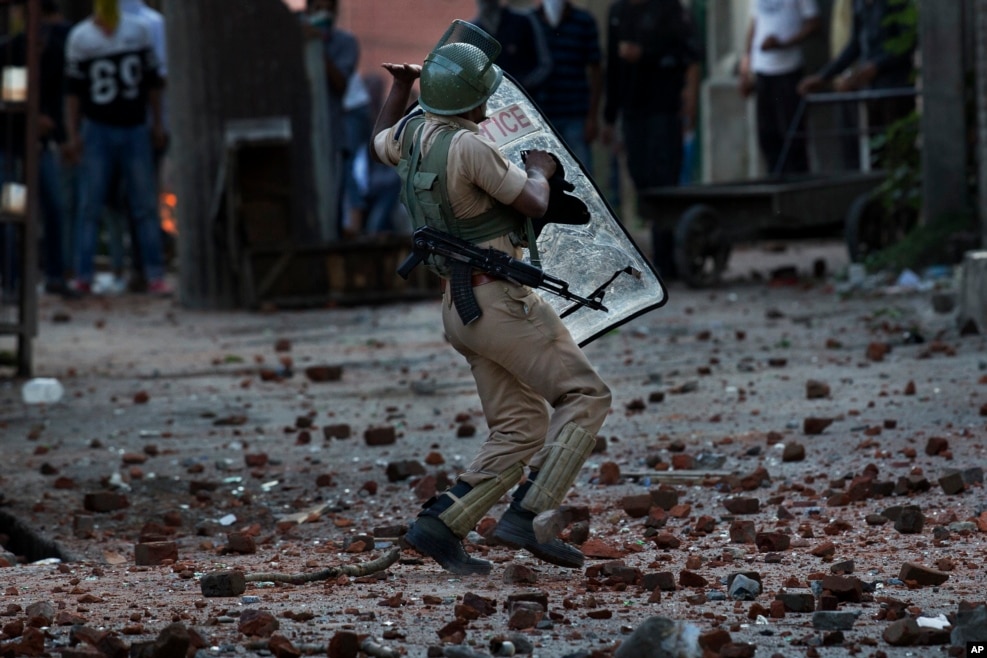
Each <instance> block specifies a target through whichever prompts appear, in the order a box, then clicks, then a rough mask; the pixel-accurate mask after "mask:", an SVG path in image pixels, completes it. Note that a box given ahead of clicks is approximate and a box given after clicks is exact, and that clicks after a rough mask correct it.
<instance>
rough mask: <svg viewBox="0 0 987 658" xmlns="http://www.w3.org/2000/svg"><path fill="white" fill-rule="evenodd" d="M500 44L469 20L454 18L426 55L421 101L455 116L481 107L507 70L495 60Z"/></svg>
mask: <svg viewBox="0 0 987 658" xmlns="http://www.w3.org/2000/svg"><path fill="white" fill-rule="evenodd" d="M499 54H500V44H499V43H498V42H497V40H496V39H494V38H493V37H492V36H490V35H489V34H487V33H486V32H484V31H483V30H481V29H480V28H478V27H477V26H475V25H473V24H472V23H467V22H466V21H461V20H455V21H453V22H452V25H450V26H449V29H448V30H446V33H445V34H444V35H443V36H442V38H441V39H440V40H439V43H438V44H436V46H435V48H433V49H432V52H430V53H429V54H428V57H426V58H425V64H424V65H423V66H422V73H421V79H420V80H419V84H420V86H421V96H420V98H419V100H418V103H419V104H420V105H421V106H422V107H423V108H425V110H427V111H429V112H432V113H433V114H442V115H446V116H452V115H456V114H461V113H463V112H468V111H469V110H472V109H473V108H474V107H478V106H479V105H481V104H482V103H483V102H484V101H486V100H487V99H488V98H490V96H491V95H492V94H493V93H494V92H495V91H497V87H498V86H500V81H501V80H502V79H503V77H504V72H503V71H501V70H500V67H499V66H497V65H496V64H494V63H493V61H494V60H495V59H496V58H497V55H499Z"/></svg>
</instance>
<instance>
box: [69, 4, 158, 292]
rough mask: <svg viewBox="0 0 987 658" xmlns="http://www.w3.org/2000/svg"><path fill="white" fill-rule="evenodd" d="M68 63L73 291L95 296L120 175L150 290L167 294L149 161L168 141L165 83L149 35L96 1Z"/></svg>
mask: <svg viewBox="0 0 987 658" xmlns="http://www.w3.org/2000/svg"><path fill="white" fill-rule="evenodd" d="M65 59H66V69H65V75H66V99H65V113H66V126H65V128H66V132H67V135H68V151H67V153H68V154H69V155H70V157H71V158H73V159H79V158H81V163H82V169H81V174H80V186H79V187H80V190H79V192H80V199H79V208H78V218H77V225H78V251H77V254H76V261H77V267H76V279H75V281H74V282H73V286H74V288H75V289H76V290H77V291H78V292H80V293H83V294H85V293H88V292H90V291H91V289H92V279H93V257H94V254H95V250H96V241H97V233H98V228H99V221H100V216H101V214H102V210H103V205H104V204H105V203H106V200H107V195H108V193H109V192H110V188H111V183H112V181H113V177H114V175H115V174H117V173H119V175H120V176H121V177H122V178H123V183H124V185H125V187H126V193H127V203H128V207H129V209H130V212H131V214H132V216H133V218H134V221H135V222H136V224H137V233H138V240H139V241H140V247H139V251H140V254H141V256H142V259H143V269H144V276H145V278H146V280H147V282H148V284H147V290H148V292H150V293H152V294H159V295H160V294H170V292H171V289H170V287H169V286H168V284H167V283H166V281H165V279H164V275H165V267H164V255H163V249H162V244H161V231H160V230H159V226H158V212H157V199H156V189H157V187H156V185H155V181H154V160H153V154H152V153H153V151H152V148H153V147H154V146H159V147H162V146H163V145H164V142H165V140H166V139H167V138H166V135H165V132H164V127H163V124H162V117H161V88H162V86H163V80H162V78H161V75H160V68H159V64H158V62H157V58H156V56H155V54H154V42H153V38H152V35H151V31H150V28H149V26H148V25H147V23H146V22H144V21H143V20H141V19H139V18H136V17H134V16H130V15H128V14H126V13H121V11H120V6H119V0H95V2H94V6H93V14H92V15H91V16H90V17H89V18H87V19H85V20H83V21H82V22H80V23H79V24H78V25H76V26H75V27H73V28H72V31H71V32H70V33H69V37H68V43H67V44H66V47H65ZM148 109H150V123H148Z"/></svg>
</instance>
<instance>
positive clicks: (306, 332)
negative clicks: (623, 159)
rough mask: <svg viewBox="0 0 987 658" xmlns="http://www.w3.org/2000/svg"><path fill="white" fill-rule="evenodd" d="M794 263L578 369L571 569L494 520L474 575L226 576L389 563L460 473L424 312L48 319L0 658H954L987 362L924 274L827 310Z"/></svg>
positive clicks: (20, 441)
mask: <svg viewBox="0 0 987 658" xmlns="http://www.w3.org/2000/svg"><path fill="white" fill-rule="evenodd" d="M820 254H821V255H817V254H816V253H815V252H812V251H810V250H808V247H796V246H793V247H790V248H789V249H787V250H785V251H781V252H779V253H775V254H767V253H765V252H763V251H760V250H758V249H757V248H755V247H752V248H750V249H749V250H747V251H743V250H741V251H740V252H739V253H737V254H735V255H734V259H733V263H732V268H733V269H731V270H730V272H729V273H730V274H732V277H731V279H730V280H728V281H727V282H726V283H725V284H724V285H722V286H720V287H717V288H715V289H710V290H698V291H697V290H690V289H687V288H685V287H681V286H679V285H672V286H671V287H670V294H669V302H668V304H667V306H665V307H664V308H662V309H659V310H657V311H655V312H652V313H649V314H647V315H645V316H643V317H640V318H637V319H636V320H634V321H632V322H631V323H629V324H627V325H625V326H623V327H621V328H620V329H618V330H616V331H614V332H613V333H612V334H610V335H607V336H605V337H603V338H601V339H599V340H597V341H596V342H594V343H592V344H591V345H589V346H588V347H587V348H586V351H587V354H588V355H589V357H590V360H591V361H592V362H593V363H594V364H595V365H596V366H597V367H598V369H599V371H600V372H601V374H602V375H603V376H604V378H605V379H606V380H607V382H608V383H609V384H610V386H611V387H612V389H613V392H614V402H613V409H612V411H611V414H610V417H609V418H608V420H607V422H606V424H605V425H604V427H603V430H602V431H601V434H600V436H599V438H598V445H597V450H596V451H595V452H594V454H593V455H592V456H591V458H590V460H589V461H588V463H587V465H586V467H585V468H584V469H583V471H582V473H581V474H580V477H579V478H578V480H577V483H576V486H575V488H574V490H573V492H572V493H571V494H570V496H569V498H568V499H567V501H566V503H567V505H568V509H567V510H566V511H567V514H566V515H565V520H566V522H567V523H568V524H567V525H566V527H565V529H564V530H563V531H562V536H563V537H564V538H566V539H568V540H569V541H571V542H573V543H576V544H578V545H580V547H581V549H582V550H583V552H584V553H585V554H586V555H587V564H586V567H585V568H584V569H583V570H582V571H567V570H565V569H561V568H558V567H554V566H551V565H548V564H545V563H542V562H539V561H538V560H537V559H535V558H533V557H531V556H529V555H526V554H524V553H519V552H515V551H512V550H510V549H508V548H506V547H503V546H497V545H494V544H492V543H491V542H490V541H488V540H487V539H485V534H486V533H488V532H489V531H490V530H491V529H492V525H493V523H494V521H495V517H489V518H487V519H485V520H484V521H483V522H481V523H480V524H479V525H478V527H477V531H476V532H475V533H473V534H471V536H470V538H469V541H468V546H467V548H468V550H469V551H470V552H471V553H474V554H477V555H479V556H482V557H484V558H485V559H489V560H492V561H493V562H494V571H493V573H492V574H491V575H490V576H489V577H455V576H452V575H451V574H448V573H445V572H443V571H442V570H441V569H440V568H439V567H438V566H437V565H435V564H434V563H432V562H430V561H428V560H426V559H423V558H422V557H421V556H419V555H417V554H416V553H415V552H414V551H412V550H410V549H405V550H401V551H400V554H399V555H397V556H396V562H394V563H393V564H391V565H390V566H388V567H386V568H384V569H383V570H380V571H377V572H374V573H367V574H366V575H358V574H359V573H360V572H359V570H358V569H357V575H354V574H347V573H344V572H338V573H337V572H336V571H332V572H330V574H329V575H328V577H324V578H321V579H319V580H313V581H308V582H301V579H299V582H293V583H283V582H274V581H273V580H269V579H264V578H259V579H257V578H254V579H252V578H251V576H252V575H257V574H313V573H315V572H319V571H320V570H327V569H333V568H335V567H344V566H347V565H355V564H358V563H365V562H370V561H373V560H378V559H380V560H385V561H386V559H388V557H395V556H393V555H391V551H392V550H393V549H395V548H400V535H401V534H402V533H403V531H404V530H405V529H406V527H407V524H408V523H409V522H410V521H411V520H412V519H413V518H414V515H415V514H416V513H417V511H418V508H419V506H420V505H421V503H422V502H424V501H425V500H427V499H428V498H429V497H430V496H432V495H433V494H434V493H435V492H436V491H441V490H442V489H443V487H444V486H446V485H447V484H448V483H449V482H450V481H451V480H452V479H453V478H454V477H455V474H456V473H457V472H458V471H459V470H460V469H462V468H463V467H464V466H465V464H466V463H467V461H468V460H469V459H470V457H471V456H472V455H473V453H474V451H475V449H476V447H477V446H478V445H479V443H480V442H481V441H482V440H483V437H484V436H485V432H486V426H485V423H484V420H483V415H482V413H481V409H480V405H479V400H478V398H477V396H476V392H475V390H474V388H473V382H472V378H471V376H470V373H469V371H468V368H467V367H466V365H465V363H464V362H463V361H462V359H461V357H459V355H457V354H456V353H455V351H454V350H453V349H452V348H451V347H450V346H449V345H448V344H447V343H446V342H445V340H444V339H443V336H442V334H441V321H440V318H439V309H438V301H436V300H427V301H423V302H416V303H402V304H390V305H381V306H366V307H352V308H333V309H311V310H301V311H283V310H282V311H270V312H256V313H253V312H218V311H217V312H203V311H192V310H187V309H183V308H181V307H180V306H178V305H177V304H176V303H175V301H173V300H163V299H154V298H149V297H146V296H129V295H128V296H120V297H106V298H99V297H93V298H89V299H87V300H85V301H82V302H62V301H58V300H56V299H54V298H49V297H46V298H45V299H44V302H43V306H42V309H41V328H40V335H39V337H38V340H37V342H36V349H35V361H36V370H37V373H38V375H39V376H45V377H53V378H57V379H58V380H59V381H60V383H61V384H62V385H63V387H64V390H65V393H64V397H63V398H62V400H61V401H60V402H57V403H55V404H49V405H26V404H25V403H24V402H23V401H22V399H21V385H22V384H23V382H22V381H14V380H11V379H5V380H0V441H2V447H3V452H2V454H3V457H4V458H3V462H2V464H0V533H3V534H5V535H6V536H7V537H8V539H9V541H8V542H7V543H6V544H5V545H6V547H7V551H6V553H4V554H0V565H3V568H0V578H2V583H3V587H2V589H0V656H8V655H10V656H12V655H56V654H61V655H62V656H65V657H69V656H71V657H78V656H87V657H90V656H99V655H105V656H113V657H116V656H124V655H134V656H145V657H153V658H164V657H165V656H175V655H181V653H182V652H183V651H187V652H188V653H189V654H191V653H194V652H195V651H196V650H197V651H198V652H199V655H201V656H232V655H248V654H256V655H274V656H277V657H279V658H281V657H287V656H298V655H300V654H318V655H329V656H331V657H333V658H343V657H346V656H354V657H355V656H411V657H418V656H449V657H470V656H510V655H533V656H538V657H541V658H562V657H567V658H575V657H577V656H578V657H600V658H602V657H604V656H616V657H618V658H622V657H626V656H635V657H640V656H678V655H682V656H686V655H695V656H700V655H705V656H724V657H725V656H758V657H761V656H764V657H767V656H785V657H792V656H850V655H858V656H889V657H904V656H935V655H964V653H963V647H964V646H965V645H964V644H963V643H965V642H966V641H974V640H976V641H984V640H987V637H985V633H987V631H985V628H987V604H985V600H987V587H985V583H987V571H985V569H987V567H985V560H984V556H985V555H987V497H985V495H984V472H983V471H984V467H985V466H987V452H985V445H987V351H985V347H987V339H985V337H984V336H982V335H980V334H977V333H976V332H974V331H970V330H969V328H968V327H962V326H961V325H960V323H958V322H957V318H956V310H955V308H954V307H951V305H950V304H949V303H948V297H949V292H950V288H949V285H950V282H949V280H943V281H940V282H934V283H933V284H930V285H928V286H911V287H902V286H893V285H883V284H881V285H878V284H874V285H864V286H860V287H851V286H848V285H847V284H846V282H845V281H844V280H842V279H840V278H838V277H836V276H835V275H836V274H838V273H840V271H841V269H842V268H843V266H845V256H841V255H840V250H839V248H837V247H834V246H832V245H828V246H827V245H825V244H824V245H822V247H820ZM841 257H842V259H843V260H842V261H841V260H840V259H841ZM817 258H822V259H823V260H824V261H825V263H826V265H827V267H826V268H820V267H817V268H816V269H817V270H820V271H817V274H818V273H822V271H821V270H823V269H824V270H825V272H826V274H825V275H824V276H822V277H819V278H817V277H814V276H813V262H814V260H816V259H817ZM773 260H777V261H778V263H779V267H780V266H782V265H786V264H790V265H792V266H793V267H792V269H791V270H786V269H785V268H783V267H782V268H781V269H778V270H776V271H775V272H774V276H772V269H773V267H772V266H771V265H770V262H769V261H773ZM751 272H754V275H752V274H751ZM785 274H788V276H785ZM892 283H893V282H892ZM944 300H945V301H944ZM506 503H507V498H506V497H505V499H504V501H502V503H501V505H499V506H497V507H495V508H494V511H496V512H498V513H499V512H500V511H501V510H502V509H504V508H505V507H506ZM344 571H345V570H344ZM662 638H665V639H669V638H671V639H673V640H674V642H675V643H676V645H677V647H679V648H677V649H674V650H672V649H668V648H663V649H658V648H654V647H656V646H657V644H658V642H659V641H660V640H661V639H662ZM666 646H670V645H666ZM703 652H705V653H703Z"/></svg>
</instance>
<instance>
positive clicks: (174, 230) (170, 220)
mask: <svg viewBox="0 0 987 658" xmlns="http://www.w3.org/2000/svg"><path fill="white" fill-rule="evenodd" d="M177 208H178V196H177V195H176V194H174V193H173V192H162V193H161V194H160V195H158V214H159V215H160V216H161V230H162V231H164V232H165V233H167V234H169V235H178V217H177V216H176V215H175V210H176V209H177Z"/></svg>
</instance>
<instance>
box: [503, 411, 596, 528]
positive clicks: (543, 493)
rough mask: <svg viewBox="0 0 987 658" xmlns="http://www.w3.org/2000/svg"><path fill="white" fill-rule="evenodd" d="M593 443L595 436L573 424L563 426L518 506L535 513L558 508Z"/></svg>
mask: <svg viewBox="0 0 987 658" xmlns="http://www.w3.org/2000/svg"><path fill="white" fill-rule="evenodd" d="M594 445H596V436H594V435H593V434H590V433H589V432H587V431H586V430H584V429H583V428H581V427H579V426H578V425H576V424H575V423H569V424H567V425H566V426H565V427H563V428H562V431H561V432H559V436H558V438H557V439H556V440H555V443H553V444H552V447H551V449H550V450H549V453H548V458H547V459H546V460H545V463H544V464H543V465H542V467H541V469H540V470H539V471H538V478H537V479H536V480H534V481H533V482H532V483H531V488H530V489H528V492H527V493H526V494H525V495H524V498H523V499H522V500H521V507H522V508H524V509H526V510H528V511H529V512H534V513H535V514H540V513H542V512H545V511H547V510H551V509H556V508H558V506H559V505H561V504H562V500H563V499H564V498H565V496H566V494H567V493H569V489H571V488H572V485H573V483H575V481H576V476H577V475H579V470H580V469H581V468H582V467H583V464H584V463H585V462H586V458H587V457H589V455H590V453H591V452H592V451H593V446H594Z"/></svg>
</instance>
